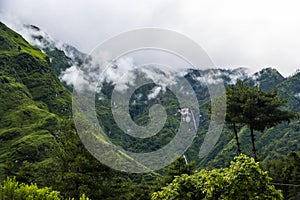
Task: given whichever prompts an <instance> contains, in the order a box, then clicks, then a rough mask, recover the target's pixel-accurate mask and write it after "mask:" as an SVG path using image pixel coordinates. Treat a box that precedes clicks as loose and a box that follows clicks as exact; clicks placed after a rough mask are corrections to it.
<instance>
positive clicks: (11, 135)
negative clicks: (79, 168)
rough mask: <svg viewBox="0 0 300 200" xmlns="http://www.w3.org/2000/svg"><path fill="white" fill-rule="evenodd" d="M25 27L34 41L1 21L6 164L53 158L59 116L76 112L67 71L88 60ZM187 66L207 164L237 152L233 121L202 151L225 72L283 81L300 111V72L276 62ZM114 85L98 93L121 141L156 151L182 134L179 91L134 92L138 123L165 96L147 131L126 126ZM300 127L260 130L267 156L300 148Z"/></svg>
mask: <svg viewBox="0 0 300 200" xmlns="http://www.w3.org/2000/svg"><path fill="white" fill-rule="evenodd" d="M22 30H23V31H20V32H21V33H22V32H23V34H24V37H25V38H26V39H27V40H28V41H29V42H30V43H31V45H30V44H28V43H27V42H26V41H25V40H24V39H23V38H22V37H21V36H20V35H18V34H17V33H15V32H13V31H12V30H10V29H9V28H7V27H6V26H5V25H4V24H1V34H0V42H1V49H0V52H1V53H0V67H1V74H0V75H1V79H0V80H1V85H0V86H1V88H0V89H1V102H0V103H1V106H0V108H1V115H0V141H1V144H2V145H1V147H0V158H1V161H0V166H2V169H3V170H4V168H5V165H6V163H12V162H14V163H17V164H16V165H17V166H21V165H22V162H23V161H25V160H26V161H30V162H42V161H44V160H46V159H49V154H47V152H46V151H45V149H47V148H49V147H48V146H49V145H48V144H49V143H52V141H53V140H55V137H57V135H59V132H60V125H59V122H60V121H62V120H63V119H65V118H69V117H71V93H70V92H69V91H68V90H67V89H66V87H68V88H69V89H71V87H72V85H66V82H64V81H63V80H62V74H63V72H65V71H66V70H67V69H70V68H71V67H74V66H76V67H78V68H80V67H81V65H82V63H83V61H84V59H85V56H86V55H85V54H84V53H82V52H80V51H79V50H77V49H76V48H74V47H72V46H70V45H68V44H64V43H61V42H58V41H55V40H54V39H52V38H51V37H50V36H49V35H48V34H47V33H45V32H43V31H42V30H40V28H38V27H36V26H33V25H26V26H24V27H23V28H22ZM25 35H26V36H25ZM120 67H121V66H120ZM182 74H183V76H184V77H185V78H186V79H187V80H188V82H189V83H190V84H191V86H192V88H193V89H194V91H195V93H196V95H197V98H198V101H199V108H200V116H197V117H198V118H199V121H200V126H199V127H200V128H199V131H198V134H197V136H196V138H195V140H194V143H193V144H192V146H191V147H190V148H189V149H188V150H187V152H186V156H187V159H188V160H196V161H197V163H198V164H197V166H198V167H199V168H201V167H216V166H224V165H226V163H227V162H228V161H229V160H231V159H232V157H234V156H235V155H236V147H235V143H234V142H235V141H234V139H233V137H232V133H231V131H230V130H228V129H227V128H225V129H224V131H223V132H222V134H221V137H220V139H219V140H218V142H217V144H216V145H215V147H214V148H213V150H212V151H211V153H210V154H209V155H208V156H207V157H205V158H203V159H199V157H198V153H199V148H200V146H201V144H202V142H203V138H204V136H205V133H206V131H207V127H208V126H209V117H208V113H207V109H206V107H207V106H208V105H209V104H210V96H209V91H208V88H207V86H206V83H207V82H215V81H218V80H222V81H223V82H224V84H225V86H226V85H229V84H234V83H235V82H236V81H237V79H240V80H243V81H244V82H245V83H247V84H249V85H250V86H252V87H260V88H261V90H263V91H271V90H273V89H276V90H278V91H279V94H280V95H281V97H283V98H287V99H288V103H287V108H288V109H291V110H293V111H300V110H299V109H300V73H296V74H294V75H293V76H290V77H287V78H284V77H283V76H282V75H281V74H280V73H279V72H278V71H277V70H276V69H274V68H266V69H263V70H261V71H259V72H256V73H255V74H249V73H248V72H247V69H245V68H237V69H207V70H196V69H187V70H186V71H184V73H182ZM60 81H61V82H60ZM63 84H64V85H63ZM114 86H115V85H114V83H113V82H110V81H107V82H105V81H104V82H103V84H102V87H101V92H99V94H98V96H97V99H96V112H97V117H98V120H99V123H100V124H101V126H102V127H103V128H104V129H105V130H106V131H107V136H108V137H109V138H110V139H111V140H112V141H113V143H114V144H117V145H120V146H122V147H123V148H124V149H126V150H129V151H133V152H150V151H153V150H157V149H159V148H161V147H162V146H164V145H166V144H168V143H169V142H170V141H171V140H172V138H173V137H174V136H175V134H176V130H177V128H178V122H179V121H180V116H179V115H178V107H179V106H178V101H177V100H176V97H175V96H174V94H172V92H171V91H169V90H166V91H165V92H163V91H159V92H158V93H157V94H156V96H155V98H151V99H149V98H148V97H149V94H151V93H153V91H154V89H155V88H157V87H158V86H159V85H157V84H155V83H153V84H149V85H146V86H144V87H142V88H139V89H138V90H137V91H136V92H135V93H134V95H133V97H132V98H131V100H130V102H131V104H130V112H131V113H130V115H131V117H132V119H133V121H135V122H136V123H137V124H139V125H147V123H149V117H148V114H149V108H150V107H151V106H152V105H154V104H156V103H160V104H162V105H163V106H164V107H165V109H166V110H167V114H168V118H167V122H166V125H165V126H164V128H163V129H162V130H161V131H160V132H159V133H158V134H157V135H156V136H153V137H151V138H146V139H140V138H134V137H132V136H129V135H127V134H124V132H123V131H122V130H121V129H120V128H119V127H118V126H117V124H116V123H115V122H114V119H113V115H112V113H111V102H110V98H111V93H112V90H113V89H114ZM299 131H300V126H299V121H297V120H295V121H292V122H291V123H290V124H280V125H278V126H276V127H274V128H271V129H268V130H267V131H265V133H263V134H261V133H256V135H257V144H258V145H257V148H258V153H259V159H260V160H261V161H264V160H267V159H274V158H277V157H278V156H279V155H286V154H288V153H289V152H292V151H300V146H299V142H298V141H299V140H300V136H299V135H300V134H299ZM239 135H240V138H241V141H243V143H245V144H246V143H249V142H247V141H248V140H249V133H248V131H247V129H246V128H245V127H242V128H241V130H240V132H239ZM249 145H250V144H249ZM8 149H9V151H7V150H8ZM242 150H243V152H245V153H246V154H250V147H249V146H248V145H245V146H243V147H242ZM18 163H20V164H18Z"/></svg>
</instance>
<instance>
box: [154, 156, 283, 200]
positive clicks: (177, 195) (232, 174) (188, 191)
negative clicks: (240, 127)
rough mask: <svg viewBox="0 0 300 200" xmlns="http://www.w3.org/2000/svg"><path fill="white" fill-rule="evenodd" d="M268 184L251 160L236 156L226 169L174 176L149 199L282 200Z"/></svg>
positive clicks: (263, 173) (262, 172)
mask: <svg viewBox="0 0 300 200" xmlns="http://www.w3.org/2000/svg"><path fill="white" fill-rule="evenodd" d="M270 180H271V178H270V177H269V176H268V175H267V172H264V171H262V170H261V169H260V167H259V164H258V163H256V162H255V161H254V159H252V158H248V157H247V156H245V155H240V156H239V157H237V158H236V160H235V161H232V162H231V163H230V166H229V167H228V168H221V169H214V170H204V169H203V170H201V171H199V172H196V173H194V174H193V175H187V174H183V175H181V176H177V177H176V178H175V179H174V180H173V182H172V183H170V184H169V185H168V186H166V187H163V188H162V190H161V191H158V192H154V193H153V194H152V198H151V199H152V200H159V199H164V200H167V199H178V200H179V199H212V200H213V199H228V200H230V199H262V200H265V199H283V196H282V194H281V192H280V191H278V190H276V189H275V187H274V186H272V185H270V184H269V183H270Z"/></svg>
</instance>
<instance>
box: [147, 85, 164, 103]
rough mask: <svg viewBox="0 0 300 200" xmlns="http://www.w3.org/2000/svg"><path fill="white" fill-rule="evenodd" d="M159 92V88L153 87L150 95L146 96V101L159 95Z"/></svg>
mask: <svg viewBox="0 0 300 200" xmlns="http://www.w3.org/2000/svg"><path fill="white" fill-rule="evenodd" d="M160 91H161V87H154V88H153V89H152V90H151V93H150V94H148V100H151V99H155V98H156V97H157V96H158V95H159V93H160Z"/></svg>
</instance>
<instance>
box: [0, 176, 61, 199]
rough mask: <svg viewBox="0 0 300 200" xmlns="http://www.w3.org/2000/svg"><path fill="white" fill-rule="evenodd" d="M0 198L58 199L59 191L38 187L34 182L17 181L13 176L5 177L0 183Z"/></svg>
mask: <svg viewBox="0 0 300 200" xmlns="http://www.w3.org/2000/svg"><path fill="white" fill-rule="evenodd" d="M0 199H3V200H6V199H7V200H8V199H9V200H32V199H35V200H59V199H60V198H59V192H57V191H53V190H51V188H48V187H44V188H38V187H37V185H36V184H30V185H27V184H25V183H19V182H17V181H16V179H15V178H9V177H8V178H7V179H6V180H5V181H4V183H3V185H0Z"/></svg>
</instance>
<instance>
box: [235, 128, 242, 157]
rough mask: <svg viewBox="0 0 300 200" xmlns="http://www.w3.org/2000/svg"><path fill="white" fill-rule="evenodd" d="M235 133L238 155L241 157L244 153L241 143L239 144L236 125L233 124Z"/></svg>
mask: <svg viewBox="0 0 300 200" xmlns="http://www.w3.org/2000/svg"><path fill="white" fill-rule="evenodd" d="M233 131H234V135H235V140H236V145H237V153H238V155H240V154H241V153H242V151H241V143H240V142H239V136H238V132H237V130H236V126H235V123H234V124H233Z"/></svg>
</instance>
